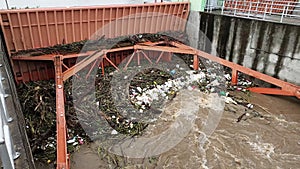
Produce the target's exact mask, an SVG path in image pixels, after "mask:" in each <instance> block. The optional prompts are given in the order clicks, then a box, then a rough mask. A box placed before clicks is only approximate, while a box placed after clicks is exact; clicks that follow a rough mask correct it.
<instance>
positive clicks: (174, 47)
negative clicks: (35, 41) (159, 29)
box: [15, 41, 300, 169]
mask: <svg viewBox="0 0 300 169" xmlns="http://www.w3.org/2000/svg"><path fill="white" fill-rule="evenodd" d="M158 45H159V46H158ZM128 50H133V51H134V52H133V53H132V54H131V55H130V58H129V59H128V61H127V63H126V64H125V67H124V69H126V68H127V66H128V65H129V63H130V62H131V61H132V60H133V57H135V56H136V57H137V63H138V64H139V63H140V59H141V56H143V57H144V59H146V60H148V61H149V63H150V64H156V63H158V62H159V61H160V60H161V59H162V57H163V56H168V57H170V58H171V54H172V53H181V54H189V55H193V67H194V69H195V70H198V68H199V62H200V61H199V57H202V58H205V59H209V60H211V61H214V62H217V63H219V64H221V65H224V66H226V67H229V68H231V69H232V85H236V84H237V82H238V72H242V73H244V74H247V75H250V76H252V77H255V78H257V79H260V80H263V81H265V82H268V83H270V84H274V85H276V86H278V87H279V88H259V87H254V88H249V90H250V91H253V92H257V93H262V94H273V95H286V96H296V97H297V98H298V99H300V86H296V85H294V84H291V83H288V82H284V81H282V80H279V79H276V78H273V77H271V76H268V75H265V74H263V73H260V72H257V71H254V70H252V69H250V68H246V67H243V66H241V65H238V64H236V63H233V62H230V61H227V60H224V59H222V58H219V57H217V56H213V55H211V54H209V53H206V52H203V51H201V50H197V49H194V48H192V47H189V46H187V45H184V44H181V43H179V42H175V41H168V42H165V41H161V42H153V43H152V42H145V43H138V44H136V45H133V46H128V47H121V48H114V49H104V50H99V51H89V52H87V53H80V54H71V55H44V56H31V57H25V56H23V57H18V58H15V59H17V60H28V61H30V60H41V61H45V60H49V61H54V66H55V79H56V112H57V115H56V116H57V168H59V169H62V168H69V159H68V154H67V148H66V141H67V140H66V119H65V110H64V93H63V90H64V85H63V82H64V81H66V80H67V79H69V78H70V77H71V76H74V75H75V76H76V73H77V72H79V71H80V70H82V69H83V68H86V67H88V66H90V69H93V67H95V66H99V65H100V66H101V67H102V68H103V67H104V64H103V63H104V61H106V62H107V63H109V64H110V65H111V66H113V67H115V69H116V70H118V69H119V68H118V67H117V66H116V64H115V63H114V62H113V61H111V60H110V59H109V58H108V57H107V54H108V53H112V52H121V51H128ZM151 51H154V52H157V53H156V54H157V56H158V57H157V59H156V61H155V63H153V62H152V61H151V60H150V59H149V56H148V55H147V53H148V52H151ZM78 57H84V58H83V59H82V60H81V61H80V62H78V63H76V64H75V65H73V66H72V67H68V66H66V65H65V64H64V63H63V60H64V59H68V58H78ZM97 63H98V65H96V64H97ZM99 63H100V64H99ZM63 68H64V70H63ZM90 72H91V71H89V73H90ZM102 73H103V74H104V73H105V72H104V69H102ZM87 76H88V75H87Z"/></svg>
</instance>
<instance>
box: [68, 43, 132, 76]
mask: <svg viewBox="0 0 300 169" xmlns="http://www.w3.org/2000/svg"><path fill="white" fill-rule="evenodd" d="M131 49H133V46H128V47H122V48H114V49H109V50H101V51H96V52H94V53H93V54H92V55H90V56H88V57H86V58H84V59H83V60H81V61H80V62H78V63H77V64H76V65H74V66H73V67H71V68H70V69H68V70H66V71H65V72H64V73H63V80H64V81H66V80H67V79H69V78H70V77H71V76H72V75H74V74H76V73H77V72H79V71H80V70H81V69H83V68H84V67H86V66H87V65H89V64H90V63H92V62H93V61H95V60H96V59H98V58H99V57H101V56H103V55H104V54H106V53H112V52H118V51H124V50H131Z"/></svg>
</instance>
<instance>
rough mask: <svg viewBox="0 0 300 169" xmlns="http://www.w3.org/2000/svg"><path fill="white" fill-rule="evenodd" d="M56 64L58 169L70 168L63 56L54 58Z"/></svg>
mask: <svg viewBox="0 0 300 169" xmlns="http://www.w3.org/2000/svg"><path fill="white" fill-rule="evenodd" d="M53 61H54V65H55V88H56V132H57V136H56V142H57V169H69V168H70V166H69V159H68V154H67V138H66V137H67V127H66V117H65V104H64V83H63V73H62V57H61V56H56V57H54V59H53Z"/></svg>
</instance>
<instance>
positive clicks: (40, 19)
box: [0, 2, 190, 54]
mask: <svg viewBox="0 0 300 169" xmlns="http://www.w3.org/2000/svg"><path fill="white" fill-rule="evenodd" d="M189 5H190V4H189V2H174V3H153V4H140V5H122V6H90V7H71V8H40V9H39V8H37V9H21V10H2V11H0V24H1V28H2V31H3V34H4V38H5V41H6V46H7V49H8V51H9V53H10V54H11V53H14V52H18V51H21V50H29V49H36V48H42V47H49V46H54V45H57V44H68V43H73V42H78V41H81V40H86V39H90V38H91V37H92V35H97V36H101V35H103V34H105V35H106V37H107V38H113V37H117V36H122V35H128V34H137V33H156V32H161V31H169V30H171V31H184V29H185V23H186V22H185V20H186V19H187V17H188V13H189ZM108 23H110V24H108ZM101 28H102V29H101ZM97 30H100V31H98V32H97ZM96 32H97V33H96ZM95 33H96V34H95ZM94 37H95V36H94Z"/></svg>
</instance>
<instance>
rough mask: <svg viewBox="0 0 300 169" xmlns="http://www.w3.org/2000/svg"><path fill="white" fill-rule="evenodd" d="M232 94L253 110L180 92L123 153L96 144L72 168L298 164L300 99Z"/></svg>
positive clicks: (84, 148)
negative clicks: (245, 100)
mask: <svg viewBox="0 0 300 169" xmlns="http://www.w3.org/2000/svg"><path fill="white" fill-rule="evenodd" d="M234 95H235V96H239V97H243V98H246V99H248V100H249V102H250V103H253V104H254V108H253V109H252V110H251V109H248V108H245V107H244V106H242V105H235V104H225V107H224V111H222V113H220V111H219V109H218V108H216V107H214V105H216V102H217V101H218V100H217V101H216V99H215V98H214V97H212V96H209V95H205V94H203V93H201V92H198V91H196V90H193V91H185V92H180V93H179V94H178V95H177V96H176V98H175V99H174V100H173V101H171V102H170V103H169V104H168V105H167V106H166V107H165V109H164V111H163V113H162V114H161V115H160V116H159V118H158V119H157V121H155V122H153V124H150V125H149V127H148V128H147V129H146V131H145V133H144V134H143V136H142V137H141V138H137V139H136V140H134V141H132V140H131V142H130V143H128V141H124V142H122V143H120V145H117V146H119V148H120V147H122V154H123V156H122V155H121V154H120V151H119V150H121V149H119V148H115V150H114V147H111V149H110V150H106V149H105V148H103V147H102V146H101V144H99V143H97V142H93V143H90V144H88V145H83V146H81V147H80V149H79V150H78V151H76V152H75V153H73V154H71V168H72V169H83V168H84V169H98V168H128V169H135V168H149V169H150V168H172V169H175V168H178V169H181V168H186V169H193V168H195V169H199V168H203V169H206V168H217V169H219V168H221V169H223V168H224V169H225V168H229V169H232V168H260V169H262V168H267V169H269V168H278V169H279V168H284V169H285V168H292V169H298V168H300V101H299V100H297V99H295V98H291V97H280V96H266V95H260V94H255V93H251V94H250V96H249V95H246V94H243V93H241V92H238V93H234ZM218 104H219V107H221V108H222V105H223V104H222V103H218ZM192 105H194V106H192ZM195 107H196V108H195ZM222 110H223V109H222ZM243 114H244V115H243ZM242 115H243V116H242ZM212 119H213V120H212ZM237 121H239V122H237ZM215 127H216V128H215ZM203 136H207V137H206V138H207V139H205V137H203ZM149 145H150V146H149ZM115 146H116V145H115ZM111 151H113V152H114V153H116V154H119V155H115V154H113V153H111ZM143 152H144V154H143ZM141 154H142V155H141ZM124 156H127V157H124ZM128 156H129V157H134V158H129V157H128ZM139 156H140V157H141V158H138V157H139ZM143 157H144V158H143ZM38 168H39V167H38ZM43 168H45V167H43Z"/></svg>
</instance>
